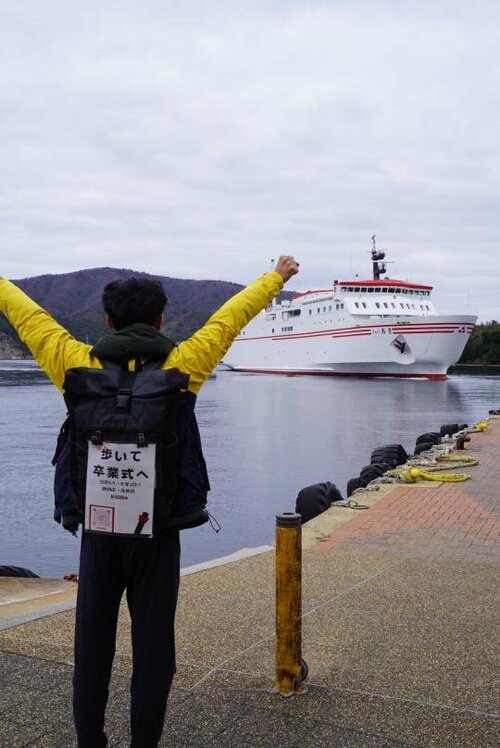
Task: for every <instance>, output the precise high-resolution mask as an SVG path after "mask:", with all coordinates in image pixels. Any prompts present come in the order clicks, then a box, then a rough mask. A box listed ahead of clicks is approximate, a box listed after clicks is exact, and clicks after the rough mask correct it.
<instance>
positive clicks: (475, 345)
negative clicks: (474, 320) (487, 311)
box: [460, 320, 500, 365]
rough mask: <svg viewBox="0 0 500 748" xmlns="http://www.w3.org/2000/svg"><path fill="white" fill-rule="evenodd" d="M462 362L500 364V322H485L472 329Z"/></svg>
mask: <svg viewBox="0 0 500 748" xmlns="http://www.w3.org/2000/svg"><path fill="white" fill-rule="evenodd" d="M460 363H461V364H489V365H492V364H493V365H498V364H500V323H498V322H497V321H496V320H493V322H485V323H483V324H480V325H476V327H475V328H474V329H473V331H472V335H471V336H470V338H469V342H468V343H467V345H466V346H465V350H464V352H463V354H462V358H461V359H460Z"/></svg>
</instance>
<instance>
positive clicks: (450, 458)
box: [436, 455, 478, 465]
mask: <svg viewBox="0 0 500 748" xmlns="http://www.w3.org/2000/svg"><path fill="white" fill-rule="evenodd" d="M436 460H437V462H463V463H464V464H467V465H477V464H478V461H477V460H476V458H475V457H468V456H467V455H464V456H463V457H460V455H438V456H437V457H436Z"/></svg>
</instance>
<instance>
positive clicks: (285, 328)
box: [273, 327, 293, 332]
mask: <svg viewBox="0 0 500 748" xmlns="http://www.w3.org/2000/svg"><path fill="white" fill-rule="evenodd" d="M292 330H293V327H282V328H281V332H292ZM273 332H274V330H273Z"/></svg>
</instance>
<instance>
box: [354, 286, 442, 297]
mask: <svg viewBox="0 0 500 748" xmlns="http://www.w3.org/2000/svg"><path fill="white" fill-rule="evenodd" d="M341 290H342V291H348V292H350V293H392V294H395V293H397V294H407V295H409V296H430V293H431V292H430V291H424V290H417V289H414V288H392V287H387V286H382V287H380V288H377V287H373V286H369V287H368V288H367V287H366V286H341Z"/></svg>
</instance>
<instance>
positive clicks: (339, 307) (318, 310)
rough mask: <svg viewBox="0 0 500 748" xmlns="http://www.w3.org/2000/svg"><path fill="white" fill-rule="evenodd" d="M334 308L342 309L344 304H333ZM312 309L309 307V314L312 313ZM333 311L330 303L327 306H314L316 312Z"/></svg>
mask: <svg viewBox="0 0 500 748" xmlns="http://www.w3.org/2000/svg"><path fill="white" fill-rule="evenodd" d="M335 309H336V310H337V311H338V310H339V309H344V304H335ZM313 311H314V310H313V309H309V314H312V313H313ZM332 311H333V305H332V304H330V305H329V306H328V307H326V306H324V307H321V306H318V307H316V314H322V313H323V314H325V313H326V312H332Z"/></svg>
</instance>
